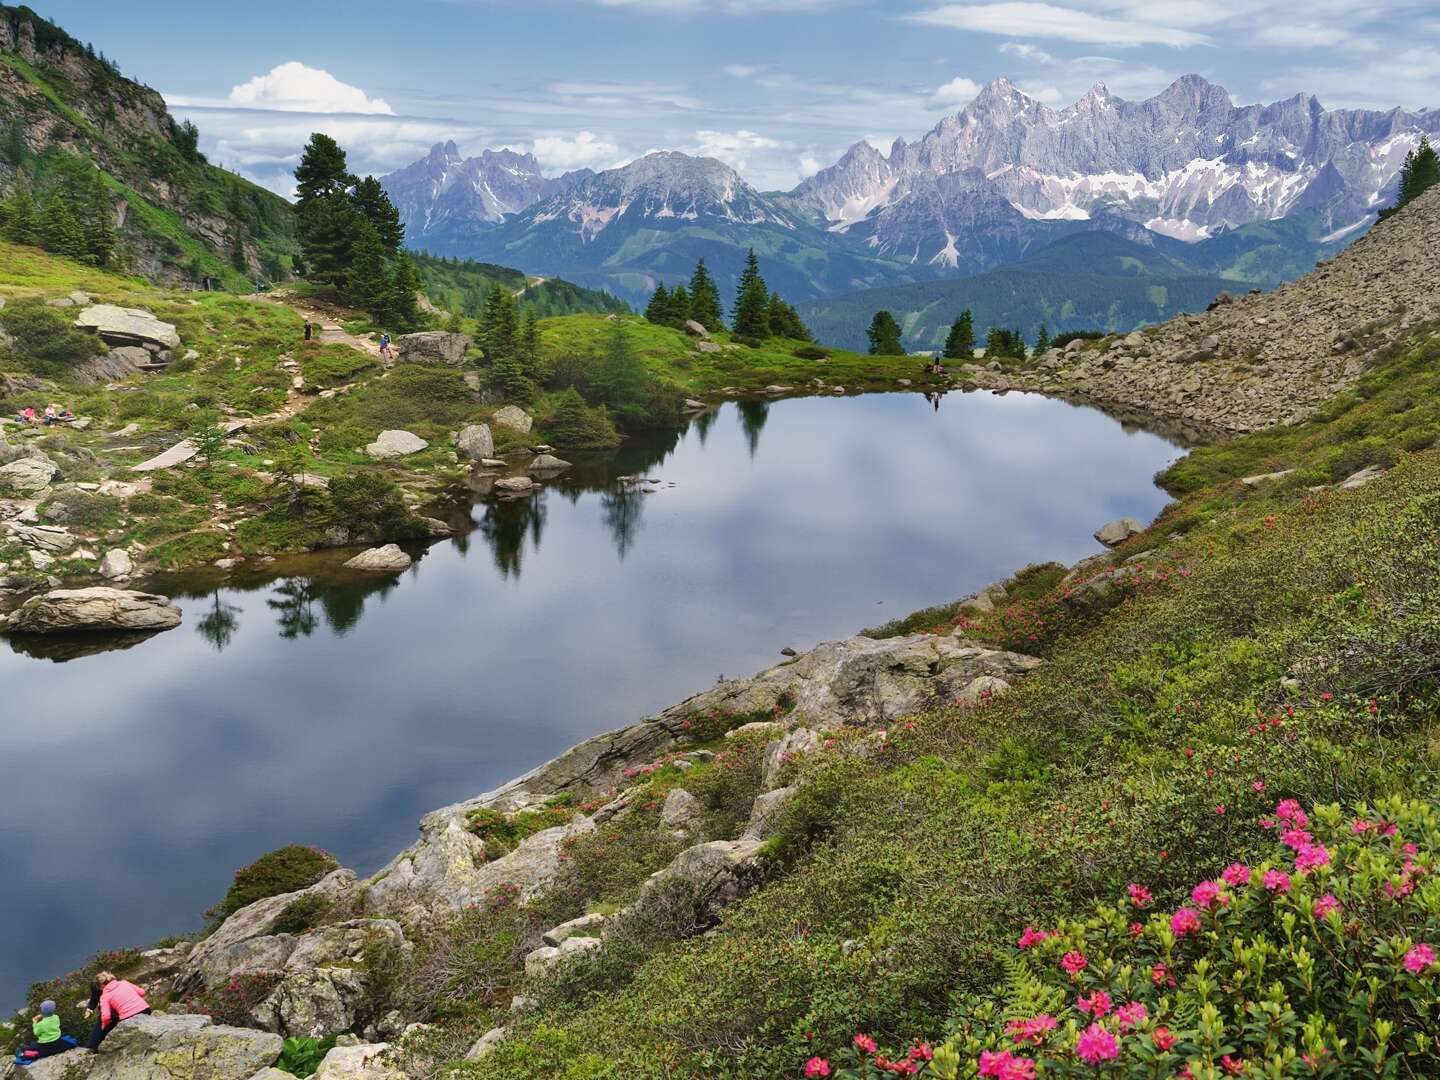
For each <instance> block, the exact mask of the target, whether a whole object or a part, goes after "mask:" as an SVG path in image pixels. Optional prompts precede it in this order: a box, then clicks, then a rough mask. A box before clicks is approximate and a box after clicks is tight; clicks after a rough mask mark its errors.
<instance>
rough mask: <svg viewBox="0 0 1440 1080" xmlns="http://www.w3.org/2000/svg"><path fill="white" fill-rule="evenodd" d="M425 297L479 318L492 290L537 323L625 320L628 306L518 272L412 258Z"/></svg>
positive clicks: (433, 258)
mask: <svg viewBox="0 0 1440 1080" xmlns="http://www.w3.org/2000/svg"><path fill="white" fill-rule="evenodd" d="M412 257H413V258H414V260H415V265H416V267H417V269H419V271H420V279H421V280H422V281H423V282H424V284H425V293H426V295H427V296H429V297H430V301H431V303H433V304H435V305H436V306H438V307H441V308H444V309H445V310H446V311H453V312H458V313H459V314H461V315H468V316H470V317H471V318H479V317H480V313H481V312H482V311H483V310H484V308H485V297H486V295H488V294H489V292H490V290H491V289H492V288H494V287H495V286H496V285H500V286H503V287H504V288H506V289H508V290H509V291H510V292H511V293H513V294H514V296H515V299H516V300H517V302H518V303H519V306H520V307H521V309H522V310H528V311H533V312H535V314H536V315H538V316H539V317H541V318H548V317H550V316H554V315H576V314H579V313H582V312H599V313H600V314H607V313H610V312H615V313H617V314H622V315H625V314H629V312H630V305H629V304H627V303H625V302H624V301H623V300H617V299H615V297H613V296H611V295H610V294H609V293H605V292H597V291H596V290H594V289H585V288H582V287H580V286H579V285H574V284H571V283H570V282H568V281H564V280H562V279H560V278H534V277H530V276H529V275H527V274H525V273H524V272H523V271H521V270H515V269H513V268H511V267H508V266H496V265H495V264H494V263H479V262H473V261H472V260H470V259H452V258H446V257H444V256H440V255H427V254H425V253H423V252H417V253H413V254H412Z"/></svg>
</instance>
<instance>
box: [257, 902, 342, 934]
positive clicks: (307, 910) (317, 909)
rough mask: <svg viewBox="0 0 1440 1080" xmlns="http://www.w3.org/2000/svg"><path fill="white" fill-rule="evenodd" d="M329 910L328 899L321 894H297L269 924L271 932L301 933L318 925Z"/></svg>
mask: <svg viewBox="0 0 1440 1080" xmlns="http://www.w3.org/2000/svg"><path fill="white" fill-rule="evenodd" d="M329 910H330V901H329V900H327V899H325V897H323V896H298V897H296V898H295V899H294V900H291V901H290V903H288V904H286V905H285V908H284V910H283V911H281V912H280V914H279V915H277V916H276V917H275V921H274V922H273V923H271V924H270V932H271V933H272V934H303V933H304V932H305V931H306V930H310V929H313V928H314V927H316V926H319V925H320V922H321V920H323V919H324V918H325V915H326V914H327V913H328V912H329Z"/></svg>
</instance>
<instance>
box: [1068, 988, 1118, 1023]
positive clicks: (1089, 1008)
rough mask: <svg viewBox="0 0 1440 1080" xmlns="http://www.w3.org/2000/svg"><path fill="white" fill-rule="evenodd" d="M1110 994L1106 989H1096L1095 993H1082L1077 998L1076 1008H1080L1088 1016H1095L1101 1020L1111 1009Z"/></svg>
mask: <svg viewBox="0 0 1440 1080" xmlns="http://www.w3.org/2000/svg"><path fill="white" fill-rule="evenodd" d="M1110 1004H1111V1002H1110V995H1109V994H1107V993H1106V992H1105V991H1104V990H1096V991H1095V992H1094V993H1093V994H1088V995H1086V994H1082V995H1081V996H1080V997H1078V998H1076V999H1075V1008H1077V1009H1079V1010H1080V1011H1081V1012H1082V1013H1084V1014H1085V1015H1086V1016H1093V1017H1094V1018H1095V1019H1096V1020H1099V1019H1100V1018H1101V1017H1102V1016H1104V1015H1105V1014H1106V1013H1108V1012H1109V1011H1110Z"/></svg>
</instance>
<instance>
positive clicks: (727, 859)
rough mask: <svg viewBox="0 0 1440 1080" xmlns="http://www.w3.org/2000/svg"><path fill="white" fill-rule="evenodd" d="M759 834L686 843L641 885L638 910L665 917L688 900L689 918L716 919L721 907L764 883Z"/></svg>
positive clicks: (651, 916)
mask: <svg viewBox="0 0 1440 1080" xmlns="http://www.w3.org/2000/svg"><path fill="white" fill-rule="evenodd" d="M762 846H763V844H762V843H761V842H760V841H759V840H753V839H742V840H712V841H711V842H710V843H708V844H696V845H695V846H694V847H691V848H686V849H685V850H684V851H682V852H681V853H680V854H679V855H676V856H675V858H674V859H673V860H672V861H671V863H670V865H669V866H667V867H665V869H663V870H660V871H657V872H656V873H654V874H652V875H651V876H650V878H649V880H648V881H646V882H645V884H644V885H643V886H641V888H640V895H639V896H638V897H637V898H636V900H635V914H636V915H637V916H639V917H641V918H647V917H648V918H664V914H665V909H666V908H667V907H669V906H670V905H672V904H680V905H683V906H684V907H685V908H686V909H687V912H686V918H687V920H688V917H689V915H690V913H691V912H690V910H688V909H690V908H691V905H693V915H694V916H695V918H697V919H698V920H700V922H701V924H702V925H703V924H704V923H708V922H713V921H715V920H716V919H718V918H719V915H720V912H721V910H722V909H724V908H725V907H728V906H729V905H730V904H733V903H734V902H735V901H736V900H740V899H743V898H744V897H745V896H746V895H747V894H748V893H749V892H750V890H751V889H753V888H754V887H755V886H756V885H758V884H759V883H760V879H761V877H762V876H763V872H762V868H761V866H760V859H759V854H760V849H761V847H762Z"/></svg>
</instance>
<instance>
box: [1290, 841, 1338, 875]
mask: <svg viewBox="0 0 1440 1080" xmlns="http://www.w3.org/2000/svg"><path fill="white" fill-rule="evenodd" d="M1329 862H1330V851H1329V849H1327V848H1326V847H1325V845H1324V844H1306V845H1305V846H1304V847H1302V848H1301V849H1300V850H1299V851H1298V852H1296V853H1295V872H1296V873H1297V874H1308V873H1309V872H1310V871H1311V870H1314V869H1316V868H1317V867H1320V866H1326V865H1328V864H1329Z"/></svg>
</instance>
